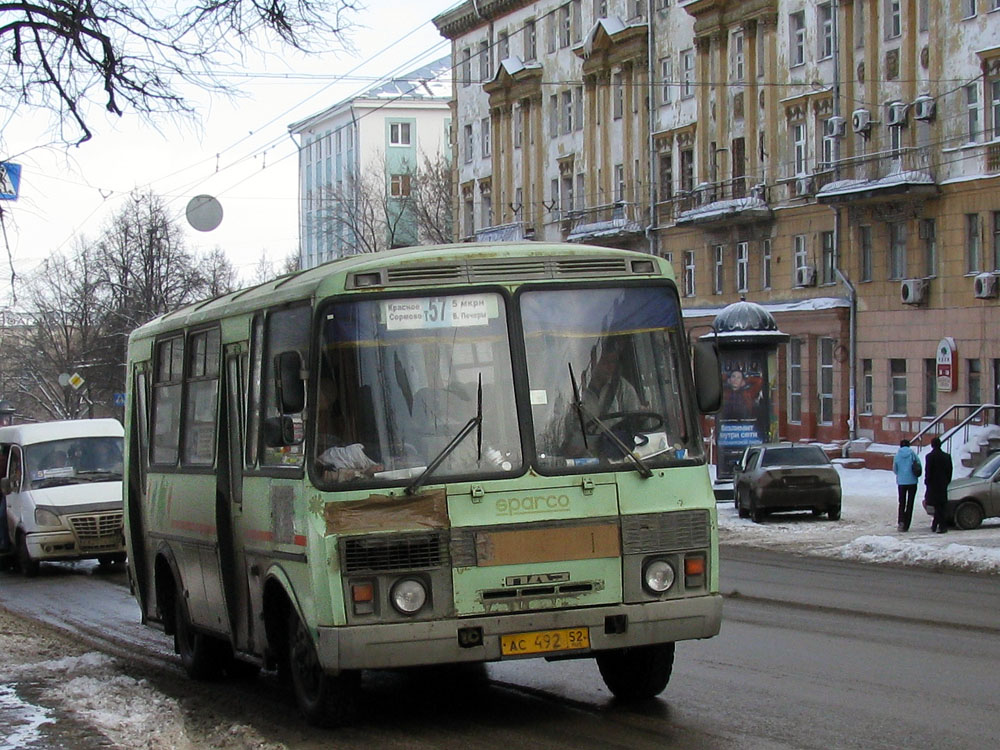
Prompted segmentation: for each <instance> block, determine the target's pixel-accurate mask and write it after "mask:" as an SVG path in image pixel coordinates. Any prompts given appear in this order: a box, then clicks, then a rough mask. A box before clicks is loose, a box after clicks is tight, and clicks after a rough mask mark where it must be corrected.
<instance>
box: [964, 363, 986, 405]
mask: <svg viewBox="0 0 1000 750" xmlns="http://www.w3.org/2000/svg"><path fill="white" fill-rule="evenodd" d="M965 371H966V372H967V373H968V375H967V376H966V378H967V383H968V388H969V403H970V404H981V403H983V371H982V362H980V361H979V360H978V359H967V360H965Z"/></svg>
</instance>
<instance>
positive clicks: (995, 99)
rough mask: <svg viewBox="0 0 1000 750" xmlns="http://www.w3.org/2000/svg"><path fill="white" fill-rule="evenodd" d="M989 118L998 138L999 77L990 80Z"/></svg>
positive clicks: (999, 116) (996, 138)
mask: <svg viewBox="0 0 1000 750" xmlns="http://www.w3.org/2000/svg"><path fill="white" fill-rule="evenodd" d="M997 2H1000V0H997ZM990 120H991V122H990V124H991V125H992V126H993V138H994V139H995V140H1000V78H997V79H995V80H993V81H990Z"/></svg>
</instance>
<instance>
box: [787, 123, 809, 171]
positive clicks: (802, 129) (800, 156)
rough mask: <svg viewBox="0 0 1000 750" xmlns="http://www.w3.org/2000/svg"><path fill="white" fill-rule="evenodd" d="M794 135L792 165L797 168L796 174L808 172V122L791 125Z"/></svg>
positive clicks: (792, 134)
mask: <svg viewBox="0 0 1000 750" xmlns="http://www.w3.org/2000/svg"><path fill="white" fill-rule="evenodd" d="M791 136H792V165H793V167H794V169H795V176H801V175H805V174H807V171H808V163H807V161H806V157H807V154H808V152H807V150H806V124H805V123H804V122H797V123H794V124H792V126H791Z"/></svg>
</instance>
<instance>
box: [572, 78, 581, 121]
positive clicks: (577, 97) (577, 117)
mask: <svg viewBox="0 0 1000 750" xmlns="http://www.w3.org/2000/svg"><path fill="white" fill-rule="evenodd" d="M573 130H583V86H577V87H575V88H574V89H573Z"/></svg>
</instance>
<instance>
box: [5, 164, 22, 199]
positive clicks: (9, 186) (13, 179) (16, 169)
mask: <svg viewBox="0 0 1000 750" xmlns="http://www.w3.org/2000/svg"><path fill="white" fill-rule="evenodd" d="M20 187H21V165H20V164H12V163H11V162H9V161H0V201H16V200H17V191H18V190H19V189H20Z"/></svg>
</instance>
